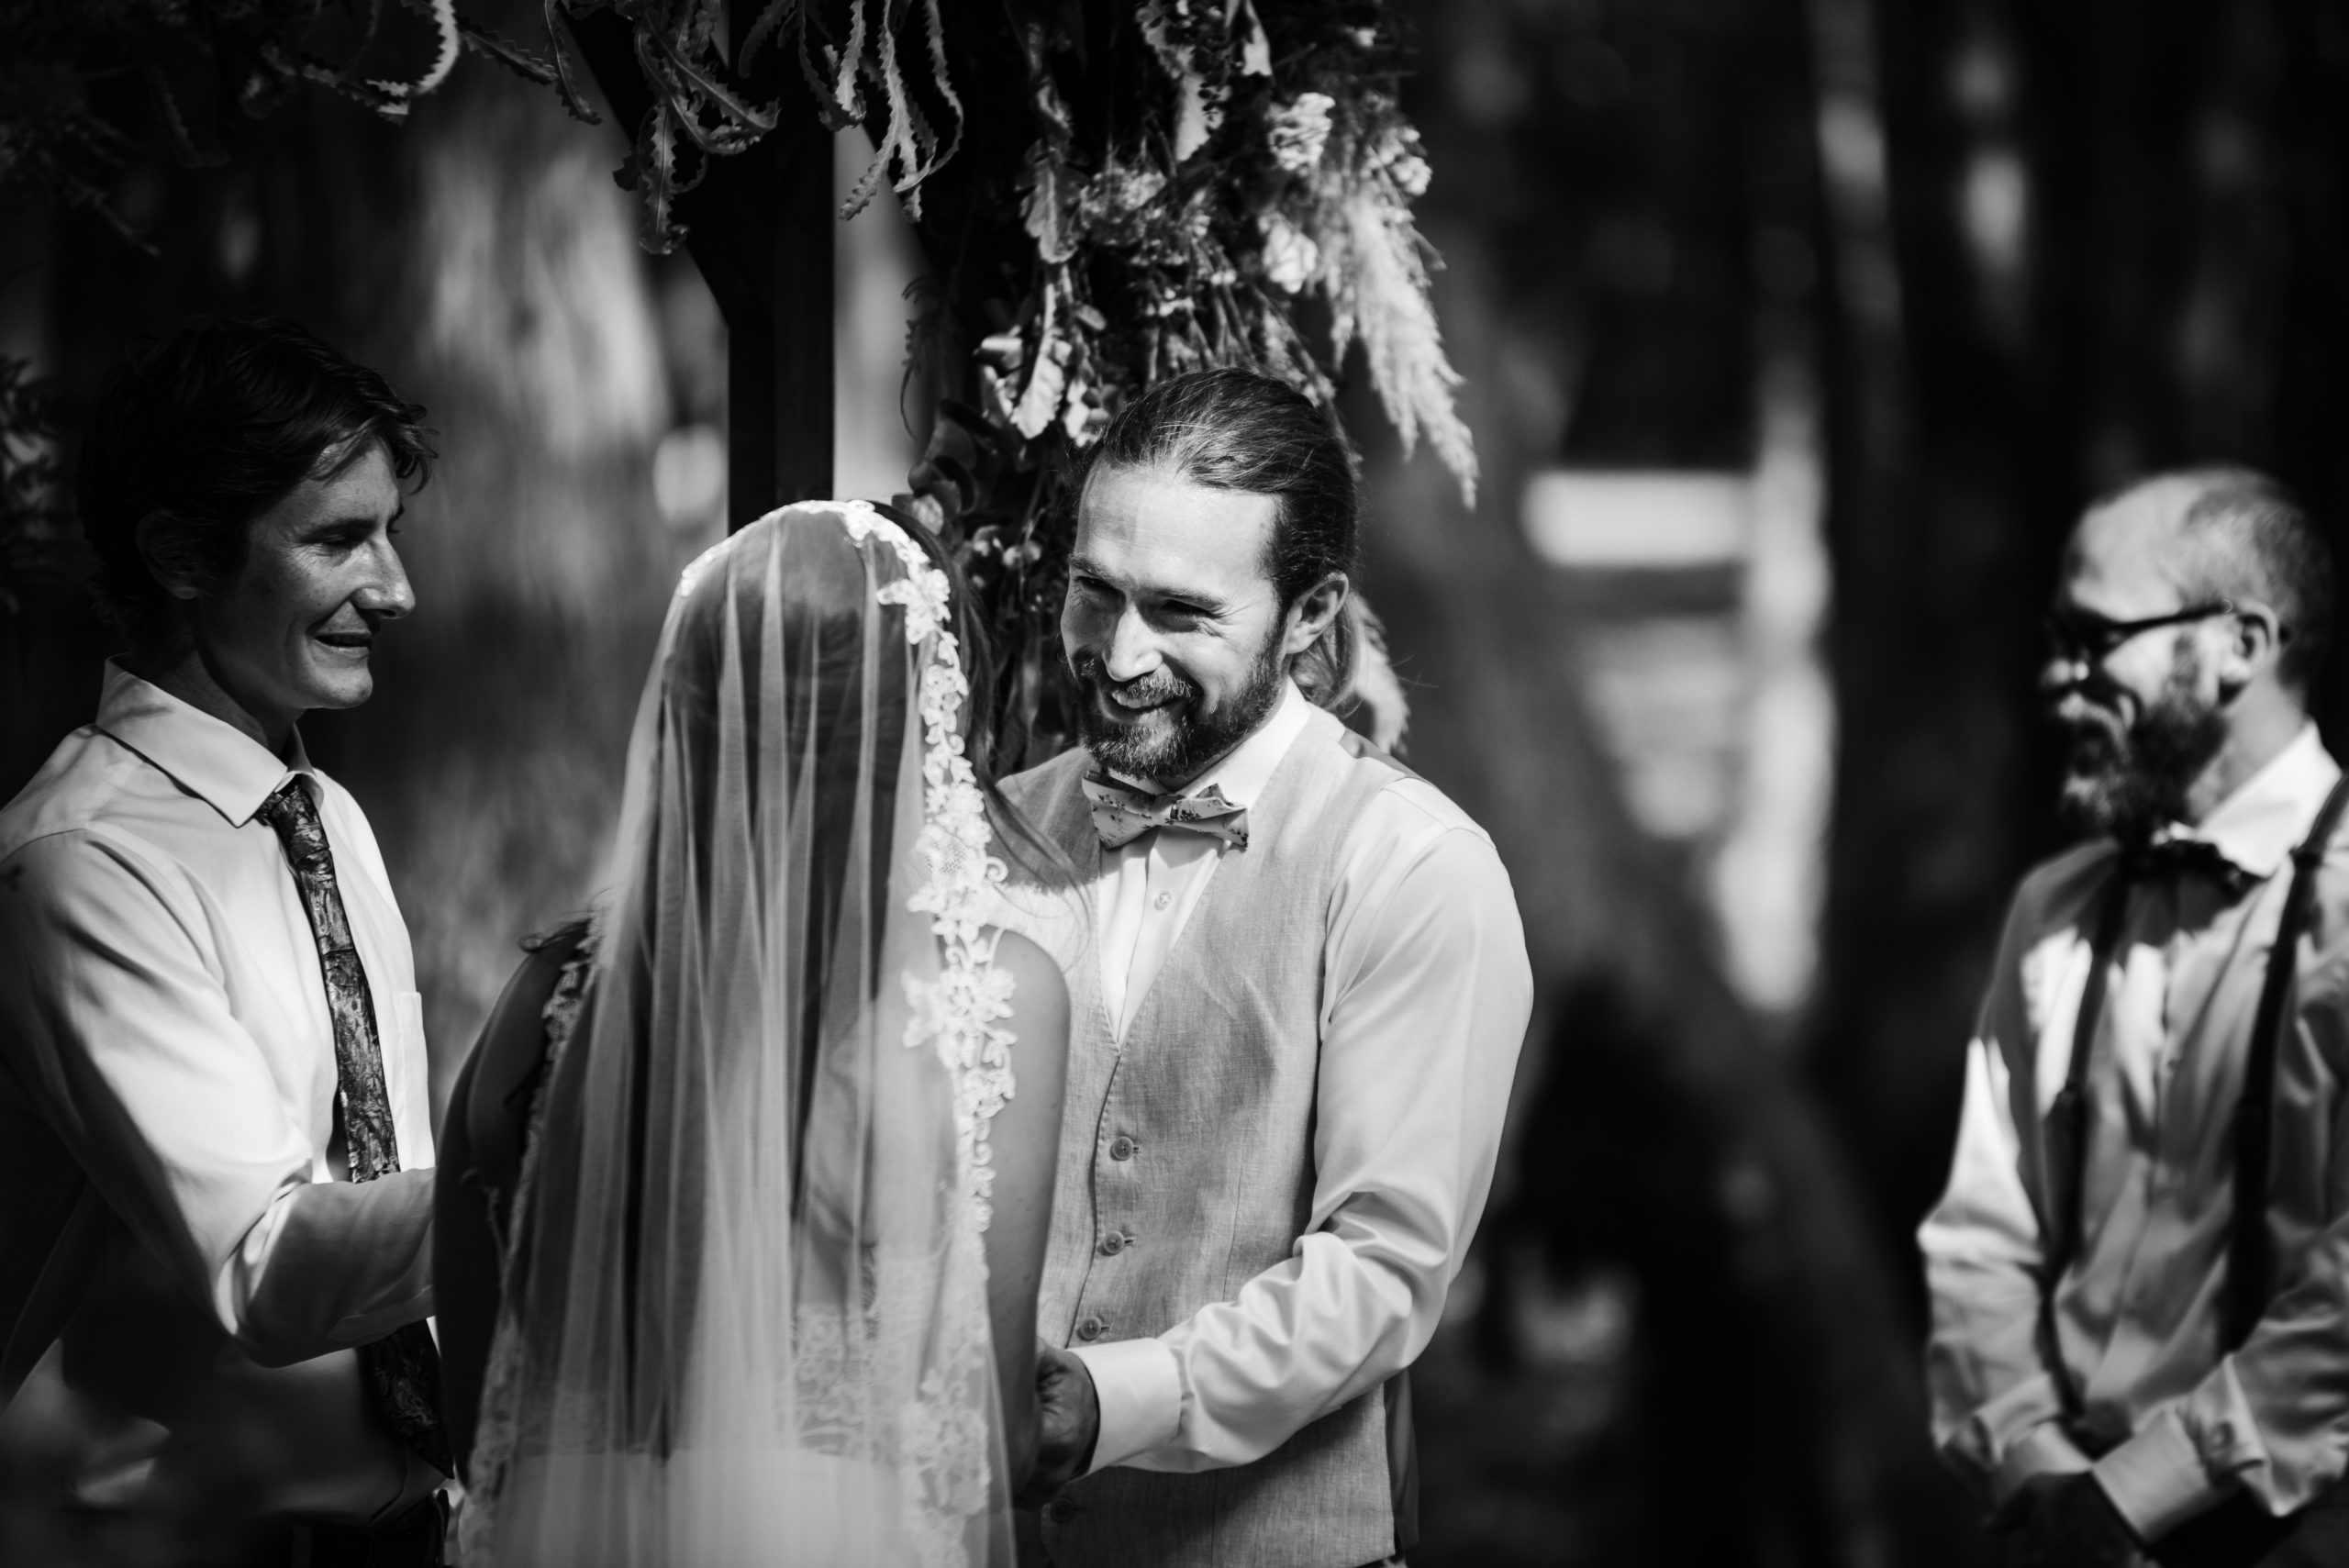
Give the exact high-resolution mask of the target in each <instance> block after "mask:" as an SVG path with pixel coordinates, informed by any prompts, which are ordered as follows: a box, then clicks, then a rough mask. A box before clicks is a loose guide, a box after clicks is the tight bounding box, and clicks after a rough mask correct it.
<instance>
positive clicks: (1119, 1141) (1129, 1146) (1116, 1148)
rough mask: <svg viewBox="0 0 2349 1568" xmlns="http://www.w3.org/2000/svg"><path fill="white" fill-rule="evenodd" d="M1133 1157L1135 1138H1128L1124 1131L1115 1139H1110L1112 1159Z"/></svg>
mask: <svg viewBox="0 0 2349 1568" xmlns="http://www.w3.org/2000/svg"><path fill="white" fill-rule="evenodd" d="M1133 1157H1134V1140H1132V1139H1130V1138H1128V1137H1127V1136H1126V1135H1125V1134H1124V1133H1122V1132H1121V1133H1119V1134H1118V1136H1117V1137H1115V1138H1113V1139H1111V1140H1109V1158H1110V1159H1112V1160H1130V1159H1132V1158H1133Z"/></svg>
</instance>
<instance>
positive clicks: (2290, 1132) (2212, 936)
mask: <svg viewBox="0 0 2349 1568" xmlns="http://www.w3.org/2000/svg"><path fill="white" fill-rule="evenodd" d="M2339 776H2340V769H2339V768H2338V767H2337V766H2335V765H2334V763H2333V762H2332V758H2330V757H2329V756H2327V755H2326V754H2325V751H2324V749H2323V747H2322V745H2321V743H2320V742H2319V740H2318V739H2317V734H2316V730H2315V728H2313V727H2310V728H2307V729H2305V730H2303V731H2302V732H2301V734H2300V735H2299V737H2298V738H2297V739H2296V740H2293V741H2292V742H2291V743H2290V745H2289V746H2288V747H2287V748H2286V749H2285V750H2284V751H2282V752H2280V753H2278V754H2277V756H2276V757H2275V758H2274V759H2273V760H2272V761H2271V762H2269V763H2268V764H2267V765H2266V767H2265V768H2264V769H2262V770H2261V771H2260V772H2259V773H2257V774H2256V775H2255V776H2254V777H2253V778H2252V779H2250V780H2249V781H2247V782H2246V783H2245V784H2243V786H2242V787H2241V788H2240V789H2239V790H2238V791H2237V792H2236V793H2235V794H2234V795H2232V796H2230V797H2229V798H2228V799H2227V800H2226V801H2225V802H2223V803H2222V804H2221V806H2219V807H2218V808H2217V809H2216V810H2215V811H2213V812H2212V813H2210V816H2209V817H2206V818H2205V819H2204V820H2203V821H2202V822H2201V823H2200V824H2199V827H2197V828H2176V829H2173V831H2174V832H2176V834H2178V835H2180V836H2186V837H2194V838H2199V839H2201V840H2206V841H2208V842H2209V843H2210V844H2211V845H2212V846H2213V847H2215V848H2216V849H2217V850H2218V851H2220V853H2221V855H2223V856H2224V857H2225V858H2226V860H2228V861H2229V862H2232V864H2233V865H2235V866H2236V867H2238V868H2240V869H2241V870H2242V871H2243V872H2245V873H2250V874H2251V875H2252V876H2254V877H2255V878H2259V879H2264V880H2262V881H2261V882H2260V884H2259V885H2257V886H2255V887H2254V888H2253V889H2252V890H2251V891H2250V892H2248V893H2245V894H2243V895H2241V896H2239V897H2237V896H2232V895H2229V894H2228V893H2227V892H2226V891H2225V890H2224V889H2222V888H2221V886H2220V885H2219V884H2218V883H2217V882H2216V881H2215V880H2214V879H2212V878H2210V877H2209V876H2206V875H2203V874H2200V873H2193V872H2183V873H2181V872H2176V871H2173V872H2170V873H2164V874H2160V875H2157V876H2154V877H2151V878H2148V879H2145V880H2143V881H2141V882H2139V883H2137V884H2134V885H2133V886H2132V892H2131V896H2130V904H2129V912H2128V915H2127V917H2126V920H2125V923H2124V925H2123V926H2122V928H2121V941H2120V945H2119V947H2118V948H2117V949H2116V951H2115V956H2114V963H2115V966H2116V967H2115V969H2114V970H2113V972H2112V974H2111V980H2110V987H2109V989H2108V991H2107V994H2106V1000H2105V1005H2104V1009H2103V1016H2102V1021H2101V1024H2100V1026H2099V1035H2098V1044H2097V1047H2096V1054H2095V1055H2094V1056H2092V1057H2091V1059H2090V1061H2091V1063H2092V1066H2091V1070H2090V1073H2089V1076H2088V1078H2087V1083H2086V1084H2085V1085H2084V1086H2085V1088H2086V1090H2087V1095H2088V1105H2089V1107H2090V1114H2089V1118H2088V1126H2089V1129H2090V1131H2089V1136H2088V1143H2087V1159H2086V1162H2085V1179H2084V1182H2083V1193H2082V1201H2081V1205H2080V1212H2081V1216H2082V1229H2083V1237H2082V1241H2081V1246H2080V1250H2079V1253H2078V1256H2077V1258H2076V1261H2075V1262H2074V1263H2073V1265H2072V1267H2071V1269H2070V1270H2069V1271H2068V1272H2067V1273H2065V1278H2064V1281H2063V1282H2062V1283H2061V1284H2060V1285H2059V1286H2058V1288H2057V1290H2056V1295H2055V1321H2056V1329H2057V1336H2058V1342H2059V1345H2060V1352H2061V1355H2062V1358H2063V1362H2064V1367H2063V1369H2062V1370H2063V1372H2064V1374H2065V1377H2066V1378H2067V1379H2068V1381H2069V1382H2070V1384H2071V1385H2072V1386H2073V1387H2075V1388H2076V1389H2078V1390H2079V1391H2080V1398H2081V1407H2082V1419H2083V1420H2084V1421H2085V1422H2086V1423H2087V1425H2088V1426H2089V1427H2091V1428H2092V1429H2096V1430H2097V1431H2099V1432H2100V1433H2101V1434H2102V1437H2101V1440H2100V1441H2099V1442H2098V1443H2094V1444H2091V1445H2090V1446H2092V1447H2102V1446H2104V1445H2105V1444H2110V1445H2112V1446H2111V1447H2110V1451H2107V1452H2104V1453H2103V1454H2102V1456H2101V1457H2100V1458H2098V1459H2096V1460H2095V1461H2094V1468H2095V1470H2096V1472H2097V1476H2098V1479H2099V1482H2100V1483H2101V1484H2102V1485H2103V1486H2104V1488H2105V1490H2106V1491H2107V1492H2108V1493H2109V1494H2110V1496H2111V1497H2112V1500H2113V1502H2114V1504H2115V1506H2116V1507H2118V1508H2119V1509H2120V1511H2121V1515H2122V1516H2123V1517H2124V1518H2127V1519H2128V1520H2129V1522H2130V1523H2131V1525H2132V1527H2133V1528H2135V1529H2137V1531H2138V1532H2139V1534H2140V1535H2142V1536H2143V1537H2144V1538H2146V1539H2148V1540H2154V1539H2158V1538H2159V1537H2160V1536H2161V1535H2162V1534H2163V1533H2165V1532H2166V1531H2167V1530H2168V1529H2171V1528H2173V1527H2174V1526H2176V1524H2178V1523H2180V1522H2182V1521H2183V1520H2185V1519H2187V1518H2191V1517H2192V1516H2193V1515H2195V1514H2197V1513H2199V1512H2201V1511H2202V1510H2204V1509H2206V1508H2208V1507H2210V1506H2211V1505H2212V1504H2213V1503H2215V1502H2217V1501H2219V1500H2221V1498H2222V1497H2224V1496H2226V1494H2227V1493H2228V1492H2229V1491H2231V1490H2232V1489H2233V1488H2234V1487H2235V1486H2237V1485H2243V1486H2246V1487H2249V1488H2250V1489H2251V1490H2252V1491H2253V1492H2254V1494H2255V1495H2256V1496H2258V1497H2259V1498H2260V1500H2261V1501H2262V1502H2263V1503H2264V1504H2265V1505H2266V1507H2267V1508H2268V1509H2270V1510H2271V1511H2273V1512H2277V1513H2286V1512H2289V1511H2291V1510H2292V1509H2294V1508H2296V1507H2300V1506H2301V1505H2303V1504H2305V1503H2306V1502H2308V1501H2309V1500H2310V1496H2313V1495H2314V1493H2315V1492H2317V1491H2318V1490H2321V1488H2322V1487H2323V1486H2324V1485H2327V1484H2328V1483H2329V1482H2330V1481H2331V1480H2332V1478H2334V1477H2335V1476H2337V1475H2339V1474H2340V1473H2342V1469H2343V1460H2344V1449H2345V1448H2349V1396H2344V1395H2343V1393H2342V1392H2341V1391H2342V1389H2343V1385H2344V1380H2345V1379H2349V1158H2344V1155H2349V1095H2343V1082H2344V1078H2349V995H2344V985H2349V940H2344V937H2343V931H2342V929H2341V924H2340V919H2341V914H2342V906H2343V887H2342V884H2341V880H2340V876H2341V873H2340V871H2339V869H2338V868H2339V864H2340V862H2338V861H2335V862H2332V866H2333V868H2334V869H2332V871H2331V872H2330V873H2328V875H2327V879H2326V882H2325V884H2321V886H2320V888H2319V895H2318V899H2317V902H2316V905H2315V906H2314V909H2315V912H2314V914H2313V916H2312V924H2311V929H2312V930H2313V931H2314V932H2315V933H2316V934H2317V936H2318V938H2319V940H2320V941H2321V948H2320V950H2319V951H2318V952H2317V954H2316V956H2315V958H2314V959H2313V960H2310V958H2308V957H2307V956H2306V955H2305V954H2304V955H2303V958H2302V961H2301V965H2300V969H2299V976H2298V986H2297V990H2296V997H2297V1000H2296V1003H2295V1006H2294V1008H2293V1011H2292V1014H2291V1015H2290V1016H2289V1018H2288V1027H2287V1029H2286V1030H2285V1032H2284V1034H2283V1036H2282V1038H2281V1039H2280V1040H2279V1041H2278V1045H2277V1097H2276V1131H2275V1151H2276V1154H2275V1172H2276V1174H2275V1180H2274V1185H2273V1194H2272V1195H2271V1197H2270V1199H2269V1203H2268V1222H2269V1228H2270V1234H2271V1235H2272V1236H2274V1237H2275V1238H2276V1239H2277V1247H2276V1251H2277V1262H2278V1264H2279V1267H2280V1268H2281V1271H2282V1285H2281V1288H2280V1290H2279V1292H2278V1294H2277V1296H2276V1298H2275V1300H2274V1301H2273V1302H2272V1303H2271V1304H2270V1306H2269V1307H2268V1309H2267V1312H2266V1316H2265V1317H2264V1318H2262V1320H2261V1322H2260V1324H2259V1326H2258V1328H2257V1329H2255V1330H2254V1332H2253V1334H2252V1336H2251V1338H2250V1340H2248V1341H2247V1342H2246V1343H2245V1344H2244V1345H2243V1348H2242V1349H2241V1350H2239V1351H2235V1352H2234V1353H2232V1354H2229V1355H2221V1354H2220V1347H2219V1335H2220V1331H2221V1321H2220V1319H2221V1312H2222V1311H2223V1308H2224V1305H2225V1301H2226V1284H2225V1277H2226V1272H2227V1251H2228V1228H2229V1225H2230V1223H2231V1220H2232V1213H2233V1192H2232V1187H2233V1180H2232V1178H2233V1159H2234V1154H2233V1140H2232V1118H2233V1115H2234V1111H2235V1107H2236V1106H2237V1105H2238V1104H2239V1093H2238V1086H2239V1084H2240V1083H2241V1077H2242V1070H2243V1069H2242V1063H2243V1056H2244V1052H2245V1051H2246V1049H2247V1045H2248V1041H2249V1039H2250V1034H2251V1027H2252V1017H2253V1014H2254V1010H2255V1008H2256V1006H2257V1003H2258V998H2259V992H2260V989H2261V985H2262V983H2263V981H2264V979H2265V975H2266V961H2267V953H2268V950H2269V948H2270V947H2271V946H2272V945H2273V940H2274V932H2275V930H2276V926H2277V918H2278V916H2279V914H2280V912H2281V909H2282V906H2283V901H2284V895H2285V888H2286V885H2287V884H2288V882H2289V881H2290V877H2289V875H2288V874H2279V873H2284V872H2285V867H2286V862H2287V861H2288V857H2289V854H2290V851H2291V850H2292V849H2293V847H2294V846H2295V845H2296V844H2298V843H2299V841H2300V840H2301V839H2302V838H2303V837H2304V836H2305V835H2306V834H2307V832H2308V831H2309V828H2310V824H2311V822H2312V821H2313V820H2314V818H2315V816H2316V813H2317V810H2318V807H2319V806H2321V804H2322V802H2323V800H2324V797H2325V795H2326V793H2327V792H2328V791H2329V790H2330V789H2331V788H2332V784H2333V782H2334V781H2335V780H2336V779H2337V778H2339ZM2110 870H2111V866H2110V847H2109V845H2101V844H2100V845H2097V846H2090V847H2087V848H2086V849H2083V850H2079V851H2074V852H2073V853H2071V854H2069V855H2066V856H2065V857H2063V858H2061V859H2059V860H2057V861H2054V862H2051V863H2050V864H2049V865H2047V866H2045V867H2043V868H2041V870H2040V871H2038V872H2036V873H2033V874H2032V876H2031V877H2030V878H2029V879H2028V880H2027V881H2026V882H2025V883H2024V884H2023V887H2022V890H2021V893H2020V894H2019V895H2017V898H2016V902H2015V908H2014V911H2013V913H2012V915H2011V916H2010V917H2009V922H2008V928H2007V932H2006V936H2005V939H2004V940H2003V941H2002V943H2001V944H2000V949H1999V955H1998V969H1997V971H1996V972H1995V973H1993V975H1992V977H1991V982H1990V987H1989V993H1988V995H1987V999H1986V1000H1985V1002H1984V1005H1983V1015H1982V1024H1981V1029H1980V1031H1979V1033H1978V1035H1977V1037H1976V1040H1975V1041H1974V1043H1973V1046H1972V1047H1971V1049H1970V1050H1969V1051H1968V1053H1967V1057H1966V1073H1965V1099H1964V1103H1963V1109H1962V1112H1961V1118H1960V1123H1959V1129H1958V1137H1957V1147H1956V1153H1955V1157H1954V1162H1953V1163H1952V1167H1951V1172H1950V1179H1949V1185H1948V1189H1947V1191H1946V1193H1945V1195H1943V1198H1942V1200H1941V1202H1940V1203H1939V1205H1938V1206H1937V1207H1935V1208H1934V1210H1933V1212H1932V1215H1931V1216H1930V1217H1928V1218H1927V1219H1926V1221H1925V1223H1924V1226H1923V1229H1921V1231H1920V1234H1919V1241H1920V1246H1921V1248H1922V1250H1923V1252H1924V1256H1925V1267H1926V1275H1927V1279H1928V1281H1929V1283H1930V1285H1931V1288H1932V1306H1933V1329H1932V1340H1931V1342H1930V1346H1929V1350H1928V1361H1927V1365H1928V1372H1929V1376H1930V1382H1931V1385H1932V1403H1933V1426H1934V1436H1935V1440H1936V1441H1937V1442H1939V1443H1940V1445H1941V1446H1942V1448H1943V1451H1945V1452H1946V1453H1948V1454H1949V1455H1950V1456H1951V1457H1952V1458H1953V1459H1954V1461H1955V1462H1957V1463H1958V1465H1959V1466H1960V1468H1961V1469H1963V1470H1965V1471H1966V1472H1968V1473H1971V1474H1972V1475H1973V1476H1974V1477H1975V1478H1976V1480H1977V1481H1979V1482H1980V1483H1981V1484H1982V1485H1984V1487H1985V1488H1986V1489H1987V1491H1988V1492H1989V1494H1990V1496H1992V1497H1993V1499H1994V1500H2003V1499H2004V1498H2005V1497H2006V1496H2009V1495H2010V1494H2011V1493H2012V1492H2013V1491H2014V1490H2015V1489H2016V1488H2017V1487H2019V1486H2020V1485H2021V1484H2022V1482H2023V1481H2025V1480H2027V1479H2029V1478H2030V1477H2031V1476H2032V1475H2034V1474H2038V1473H2045V1472H2076V1471H2080V1470H2085V1469H2087V1468H2089V1467H2090V1464H2091V1461H2090V1458H2089V1455H2088V1454H2087V1452H2084V1451H2082V1448H2081V1446H2080V1445H2079V1444H2078V1443H2076V1441H2075V1440H2074V1439H2073V1437H2072V1436H2071V1435H2070V1433H2069V1432H2067V1430H2066V1428H2065V1425H2064V1422H2063V1418H2064V1415H2065V1407H2064V1404H2063V1401H2062V1399H2061V1397H2060V1396H2059V1391H2058V1385H2057V1382H2056V1372H2057V1369H2055V1368H2053V1367H2051V1366H2050V1365H2049V1364H2048V1362H2047V1360H2046V1356H2045V1354H2044V1351H2043V1348H2042V1343H2041V1336H2040V1332H2039V1311H2040V1299H2041V1284H2040V1279H2039V1273H2040V1266H2041V1261H2042V1259H2043V1256H2044V1252H2043V1239H2042V1236H2041V1231H2040V1223H2039V1218H2038V1216H2039V1214H2040V1213H2041V1212H2042V1209H2043V1205H2044V1204H2045V1202H2046V1201H2047V1198H2046V1185H2045V1177H2044V1161H2045V1158H2046V1156H2045V1151H2044V1147H2043V1141H2042V1139H2041V1136H2040V1131H2039V1129H2040V1128H2041V1126H2042V1125H2043V1119H2044V1118H2045V1116H2046V1114H2047V1110H2048V1107H2049V1106H2051V1105H2053V1103H2054V1099H2055V1096H2056V1095H2057V1094H2058V1092H2060V1091H2061V1089H2062V1088H2063V1085H2064V1081H2065V1074H2066V1072H2067V1070H2068V1068H2069V1065H2070V1061H2071V1046H2072V1037H2073V1029H2074V1027H2075V1022H2076V1018H2077V1016H2078V1010H2079V1005H2080V997H2081V995H2082V992H2083V989H2084V988H2085V986H2086V984H2087V973H2088V962H2089V961H2088V946H2089V942H2088V936H2087V931H2088V929H2089V928H2090V926H2091V925H2092V924H2093V922H2094V919H2095V917H2096V911H2097V909H2098V907H2099V903H2100V900H2101V898H2102V896H2103V895H2104V889H2105V887H2106V885H2107V884H2108V882H2109V880H2110ZM2019 1128H2020V1129H2027V1130H2019Z"/></svg>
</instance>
